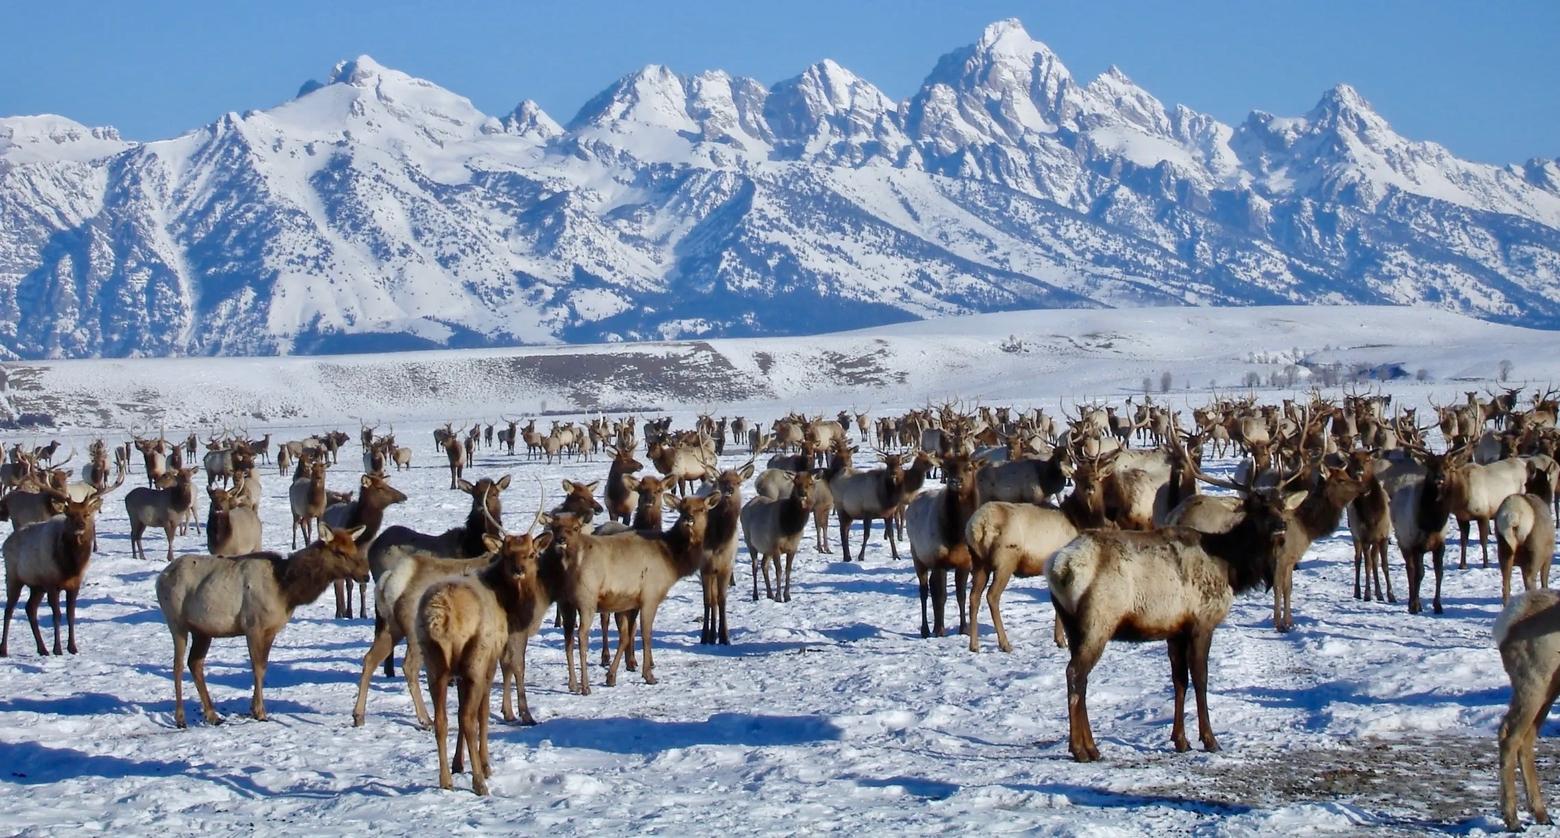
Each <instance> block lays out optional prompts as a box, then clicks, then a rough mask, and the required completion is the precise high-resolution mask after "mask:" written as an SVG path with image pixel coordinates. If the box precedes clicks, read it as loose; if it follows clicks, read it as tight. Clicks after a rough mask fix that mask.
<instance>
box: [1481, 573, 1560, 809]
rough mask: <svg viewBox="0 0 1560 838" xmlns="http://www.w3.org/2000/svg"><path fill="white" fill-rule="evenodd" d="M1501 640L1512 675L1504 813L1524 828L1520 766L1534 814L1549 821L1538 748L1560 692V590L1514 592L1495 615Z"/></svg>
mask: <svg viewBox="0 0 1560 838" xmlns="http://www.w3.org/2000/svg"><path fill="white" fill-rule="evenodd" d="M1495 645H1496V647H1498V648H1499V649H1500V660H1501V663H1502V664H1503V665H1504V666H1505V669H1506V676H1507V677H1508V678H1509V679H1510V680H1511V705H1510V707H1508V708H1507V709H1506V715H1505V717H1503V718H1502V719H1501V721H1500V732H1499V734H1498V737H1497V741H1498V744H1499V751H1500V814H1501V817H1502V818H1503V819H1504V820H1505V821H1506V828H1507V829H1509V830H1512V831H1517V830H1519V829H1521V827H1522V824H1521V822H1520V821H1519V820H1518V819H1517V771H1518V768H1519V766H1520V768H1521V772H1522V783H1523V786H1524V788H1525V790H1526V792H1527V801H1528V808H1529V809H1530V810H1532V812H1533V820H1535V821H1537V822H1539V823H1549V810H1548V808H1547V807H1545V805H1544V795H1543V793H1542V792H1541V791H1540V790H1539V783H1538V766H1537V764H1536V761H1535V759H1534V751H1535V748H1536V744H1537V742H1538V732H1539V728H1541V727H1542V726H1543V724H1544V720H1545V719H1547V718H1548V717H1549V708H1550V706H1551V705H1553V704H1554V702H1555V696H1556V695H1557V694H1560V593H1556V592H1554V591H1548V590H1540V591H1529V592H1527V593H1522V594H1518V595H1516V596H1515V597H1512V599H1511V602H1510V603H1508V604H1507V605H1506V607H1505V609H1504V610H1502V611H1501V612H1500V616H1499V617H1498V618H1496V620H1495Z"/></svg>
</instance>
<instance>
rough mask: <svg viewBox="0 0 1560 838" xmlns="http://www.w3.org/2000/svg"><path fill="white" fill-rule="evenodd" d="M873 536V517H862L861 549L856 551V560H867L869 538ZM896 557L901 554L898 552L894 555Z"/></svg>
mask: <svg viewBox="0 0 1560 838" xmlns="http://www.w3.org/2000/svg"><path fill="white" fill-rule="evenodd" d="M871 537H872V519H871V518H862V519H861V549H859V550H857V551H856V561H858V562H861V561H866V557H867V540H868V539H870V538H871ZM894 558H896V559H897V558H899V556H898V555H897V554H896V555H895V556H894Z"/></svg>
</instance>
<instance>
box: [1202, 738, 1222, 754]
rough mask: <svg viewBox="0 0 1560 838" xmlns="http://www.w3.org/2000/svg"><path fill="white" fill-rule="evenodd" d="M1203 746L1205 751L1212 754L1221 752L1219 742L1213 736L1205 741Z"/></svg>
mask: <svg viewBox="0 0 1560 838" xmlns="http://www.w3.org/2000/svg"><path fill="white" fill-rule="evenodd" d="M1202 746H1203V750H1205V751H1207V752H1208V753H1210V754H1216V753H1218V752H1219V742H1218V740H1217V739H1214V738H1213V737H1211V736H1210V737H1208V738H1207V739H1204V740H1203V743H1202Z"/></svg>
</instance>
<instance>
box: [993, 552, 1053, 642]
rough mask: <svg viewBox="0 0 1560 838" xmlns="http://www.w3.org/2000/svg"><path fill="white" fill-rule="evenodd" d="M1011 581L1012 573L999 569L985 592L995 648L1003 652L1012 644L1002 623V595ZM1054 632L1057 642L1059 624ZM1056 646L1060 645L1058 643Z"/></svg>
mask: <svg viewBox="0 0 1560 838" xmlns="http://www.w3.org/2000/svg"><path fill="white" fill-rule="evenodd" d="M1011 581H1013V573H1012V571H1010V570H1006V569H999V570H998V571H997V574H996V578H995V579H993V580H992V583H991V590H989V591H987V592H986V604H987V606H989V607H990V609H991V625H992V627H993V628H994V629H996V632H997V648H998V649H1001V650H1002V651H1004V652H1011V651H1013V644H1012V643H1011V642H1010V641H1009V640H1008V635H1007V626H1006V625H1005V624H1003V622H1002V593H1003V592H1004V591H1006V590H1007V586H1008V583H1009V582H1011ZM972 601H973V598H972ZM1054 632H1055V635H1056V638H1057V639H1058V640H1060V639H1062V629H1061V625H1060V624H1059V623H1058V624H1057V625H1056V627H1055V629H1054ZM1057 645H1061V644H1060V643H1058V644H1057Z"/></svg>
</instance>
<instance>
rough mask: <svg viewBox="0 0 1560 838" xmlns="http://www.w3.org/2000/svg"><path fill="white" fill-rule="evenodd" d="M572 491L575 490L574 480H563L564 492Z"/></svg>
mask: <svg viewBox="0 0 1560 838" xmlns="http://www.w3.org/2000/svg"><path fill="white" fill-rule="evenodd" d="M572 491H574V481H573V480H568V479H565V480H564V481H563V492H564V494H568V493H569V492H572Z"/></svg>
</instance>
